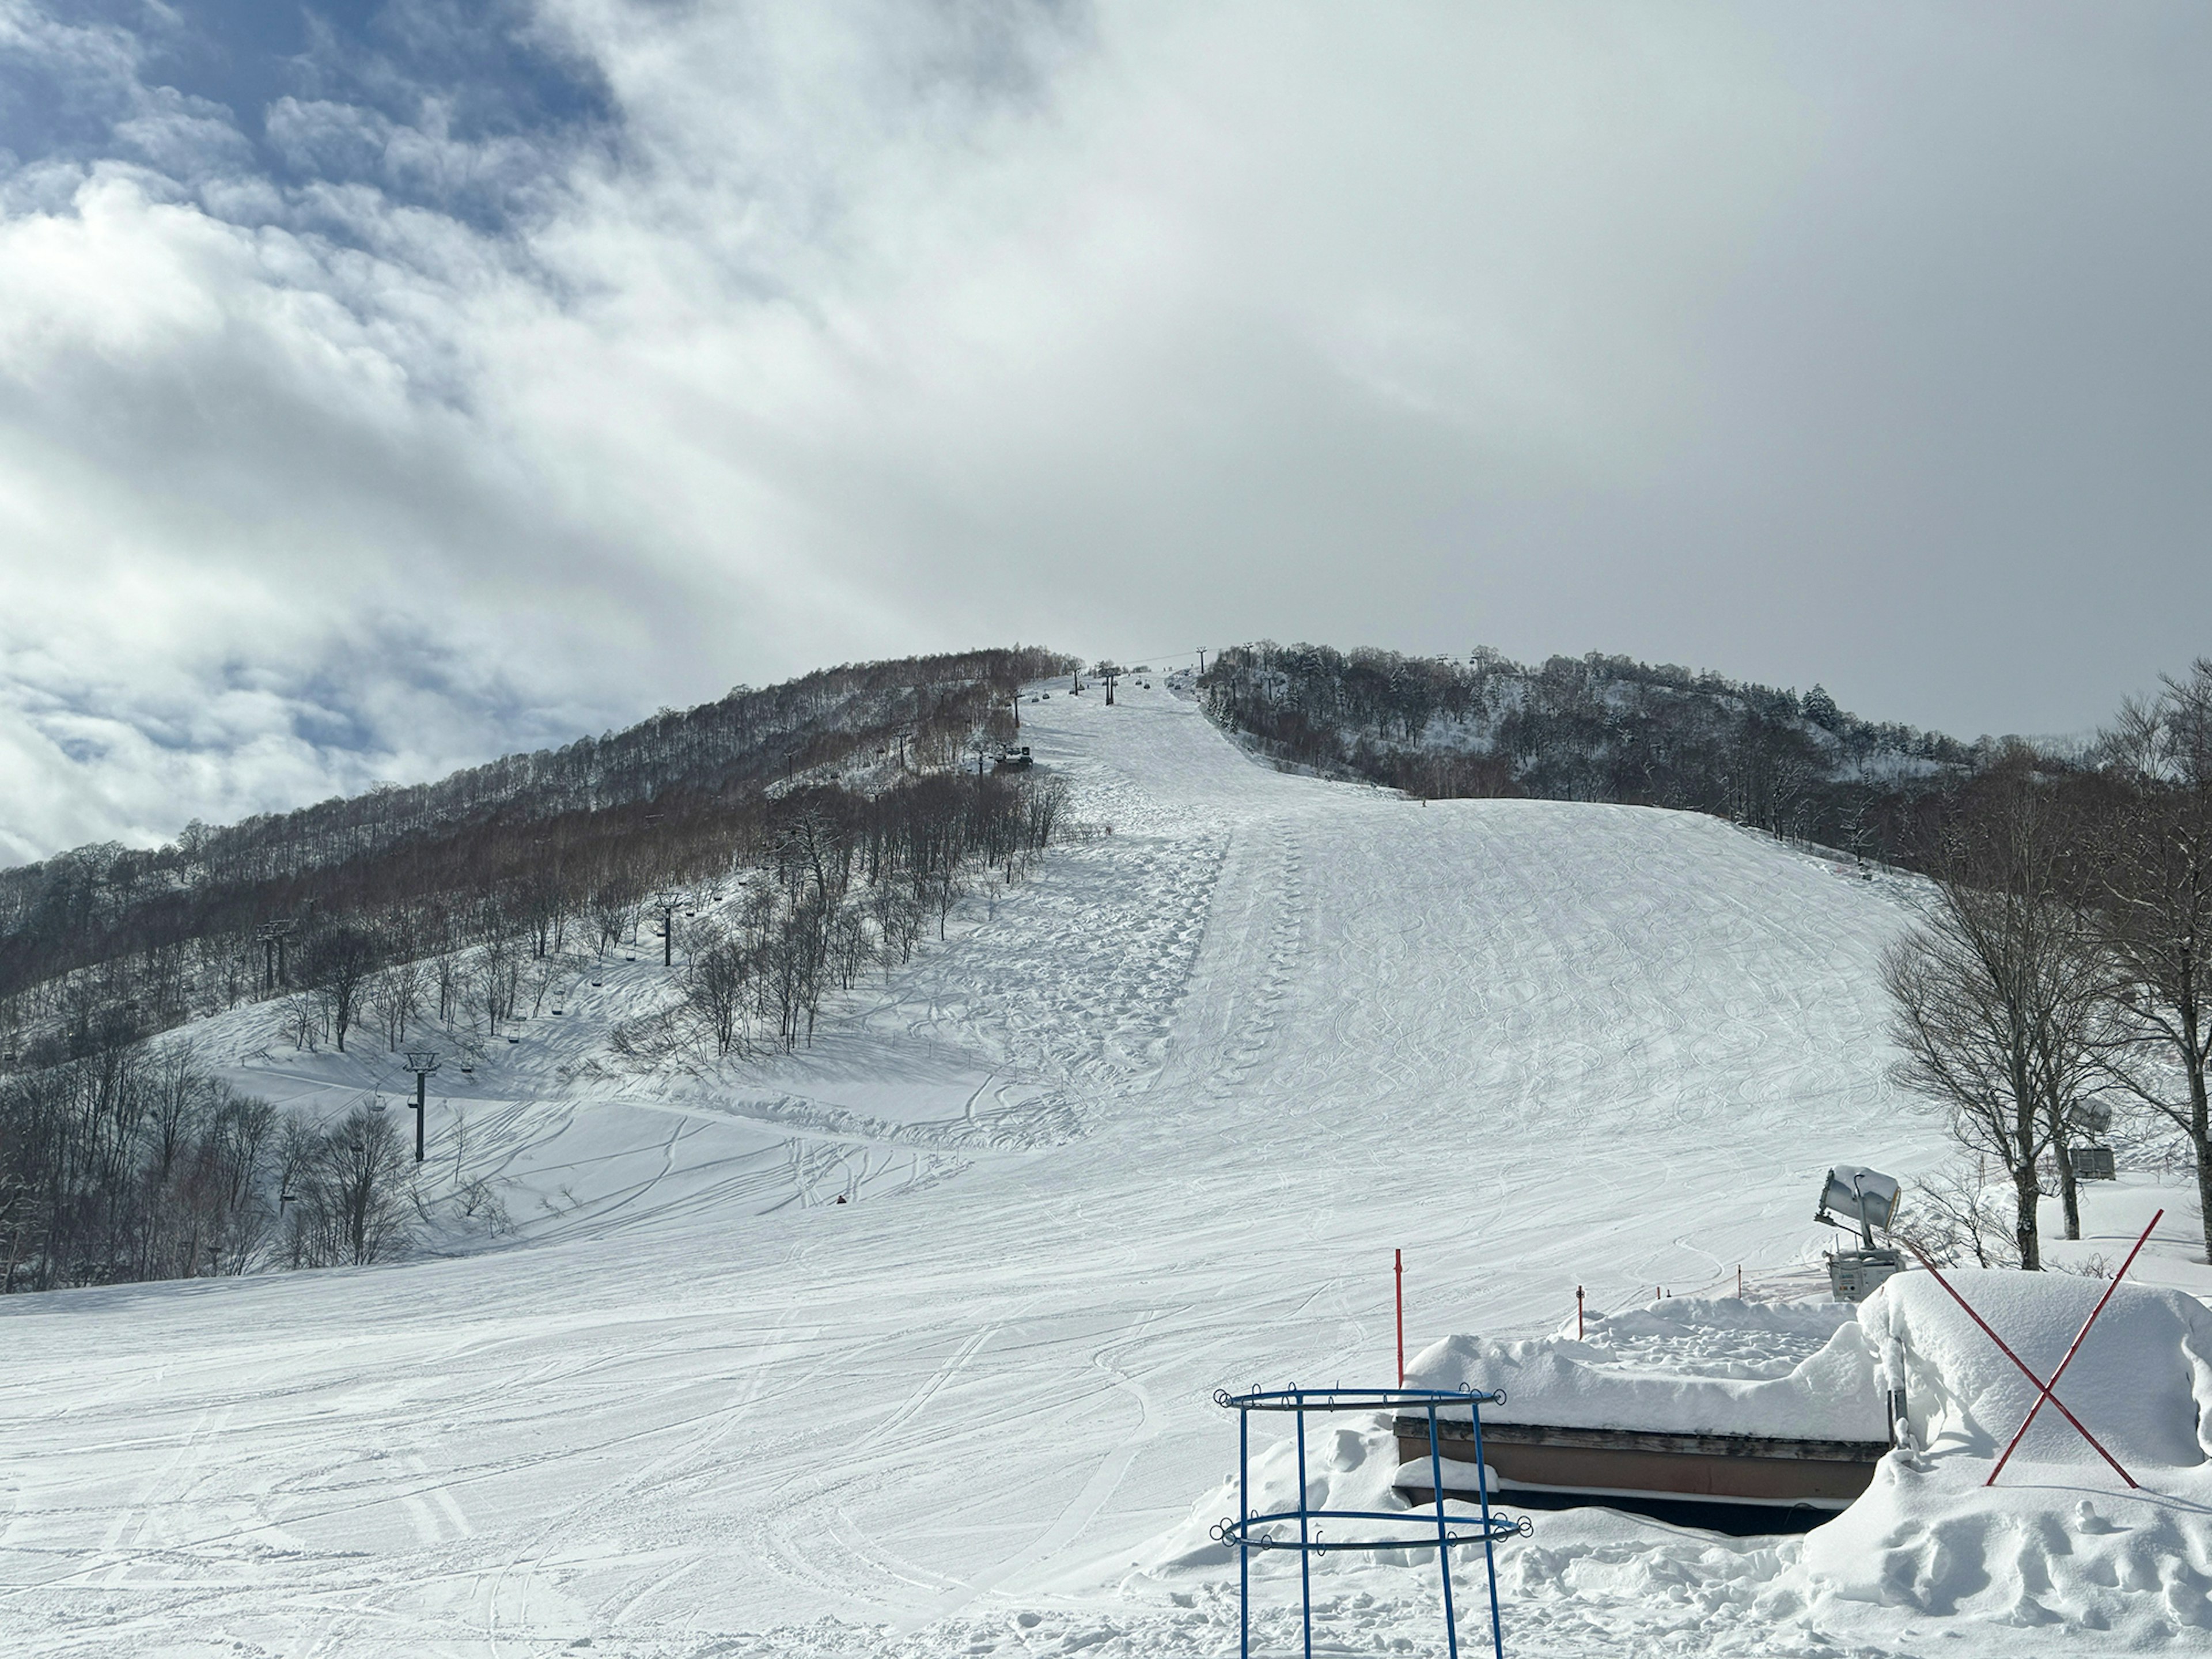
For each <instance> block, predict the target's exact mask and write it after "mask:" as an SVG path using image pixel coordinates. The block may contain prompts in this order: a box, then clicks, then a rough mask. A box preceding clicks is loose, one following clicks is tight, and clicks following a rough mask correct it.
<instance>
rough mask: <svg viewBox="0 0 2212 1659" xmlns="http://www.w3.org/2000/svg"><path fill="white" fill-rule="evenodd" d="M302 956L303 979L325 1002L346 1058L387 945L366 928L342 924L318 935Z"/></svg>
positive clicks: (341, 1050) (339, 1045)
mask: <svg viewBox="0 0 2212 1659" xmlns="http://www.w3.org/2000/svg"><path fill="white" fill-rule="evenodd" d="M301 954H302V955H303V957H305V960H304V961H303V962H302V963H301V977H302V978H303V979H304V980H305V981H306V982H307V984H308V985H309V986H310V987H313V990H314V992H315V994H316V995H317V996H319V998H321V999H322V1004H323V1009H324V1015H325V1018H326V1019H328V1021H329V1022H330V1027H331V1033H332V1035H333V1036H335V1037H336V1039H337V1045H338V1052H339V1053H340V1054H343V1053H344V1052H345V1040H346V1032H347V1030H349V1029H350V1028H351V1026H352V1024H353V1022H354V1018H355V1016H356V1014H357V1013H359V1012H360V1011H361V1001H362V993H363V992H364V991H366V990H367V989H368V981H369V975H372V974H374V972H375V971H376V968H377V963H378V961H379V959H380V957H382V955H383V942H382V941H381V940H380V939H378V938H377V937H376V935H375V934H374V933H372V932H371V931H369V930H368V928H366V927H353V926H350V925H348V924H344V923H341V924H339V925H338V926H337V927H328V928H325V929H324V930H323V931H322V932H321V933H317V934H315V935H314V936H313V938H312V939H310V940H309V941H308V945H307V950H306V951H303V952H302V953H301Z"/></svg>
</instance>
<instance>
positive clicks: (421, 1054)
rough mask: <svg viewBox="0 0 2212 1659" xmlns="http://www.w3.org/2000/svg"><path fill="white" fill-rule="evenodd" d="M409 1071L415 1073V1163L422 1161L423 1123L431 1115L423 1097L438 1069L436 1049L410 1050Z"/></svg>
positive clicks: (408, 1056) (408, 1058)
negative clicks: (424, 1105) (424, 1106)
mask: <svg viewBox="0 0 2212 1659" xmlns="http://www.w3.org/2000/svg"><path fill="white" fill-rule="evenodd" d="M407 1069H408V1070H409V1071H410V1072H412V1073H415V1161H416V1163H417V1164H420V1163H421V1162H422V1121H423V1119H424V1118H426V1117H428V1115H429V1114H428V1112H426V1111H425V1110H424V1109H423V1100H422V1096H423V1092H424V1090H425V1088H426V1087H427V1085H428V1083H429V1079H430V1073H433V1072H435V1071H436V1070H437V1069H438V1054H437V1050H435V1048H410V1049H409V1050H408V1051H407Z"/></svg>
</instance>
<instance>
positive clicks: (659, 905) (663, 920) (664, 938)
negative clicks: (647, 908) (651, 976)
mask: <svg viewBox="0 0 2212 1659" xmlns="http://www.w3.org/2000/svg"><path fill="white" fill-rule="evenodd" d="M653 908H654V909H656V910H658V911H659V912H660V965H661V966H662V967H664V968H672V967H674V966H675V965H676V895H675V894H673V893H662V894H660V895H659V896H658V897H656V898H655V899H654V900H653Z"/></svg>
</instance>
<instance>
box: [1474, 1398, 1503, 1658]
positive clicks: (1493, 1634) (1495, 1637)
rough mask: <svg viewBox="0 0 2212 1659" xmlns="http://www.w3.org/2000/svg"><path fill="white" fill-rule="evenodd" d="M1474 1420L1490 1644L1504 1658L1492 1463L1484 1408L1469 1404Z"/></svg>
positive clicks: (1476, 1470) (1476, 1486) (1476, 1482)
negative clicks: (1493, 1533) (1486, 1443)
mask: <svg viewBox="0 0 2212 1659" xmlns="http://www.w3.org/2000/svg"><path fill="white" fill-rule="evenodd" d="M1467 1414H1468V1416H1469V1417H1471V1418H1473V1419H1474V1489H1475V1493H1476V1495H1477V1496H1478V1497H1480V1498H1481V1499H1482V1565H1484V1566H1485V1567H1486V1568H1488V1569H1489V1571H1490V1644H1491V1647H1492V1649H1493V1650H1495V1651H1496V1654H1497V1656H1498V1659H1505V1625H1504V1620H1501V1619H1499V1618H1498V1547H1497V1545H1496V1544H1494V1543H1493V1542H1492V1541H1491V1537H1490V1466H1489V1464H1488V1463H1487V1462H1486V1461H1485V1460H1484V1457H1483V1454H1482V1407H1480V1405H1470V1406H1468V1408H1467Z"/></svg>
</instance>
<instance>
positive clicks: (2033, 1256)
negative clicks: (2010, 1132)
mask: <svg viewBox="0 0 2212 1659" xmlns="http://www.w3.org/2000/svg"><path fill="white" fill-rule="evenodd" d="M2012 1186H2013V1196H2014V1200H2015V1219H2014V1222H2013V1237H2014V1238H2015V1240H2016V1241H2017V1243H2019V1245H2020V1265H2021V1267H2023V1268H2025V1269H2027V1271H2028V1272H2029V1273H2034V1272H2037V1271H2039V1269H2040V1268H2041V1267H2042V1266H2043V1251H2042V1249H2041V1247H2040V1243H2039V1240H2038V1237H2037V1234H2036V1219H2035V1206H2036V1200H2038V1199H2039V1198H2040V1197H2041V1196H2042V1195H2043V1194H2042V1191H2041V1188H2039V1186H2038V1185H2037V1183H2036V1179H2035V1165H2034V1164H2032V1163H2031V1164H2021V1165H2020V1166H2019V1167H2018V1168H2016V1169H2015V1170H2013V1172H2012Z"/></svg>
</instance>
